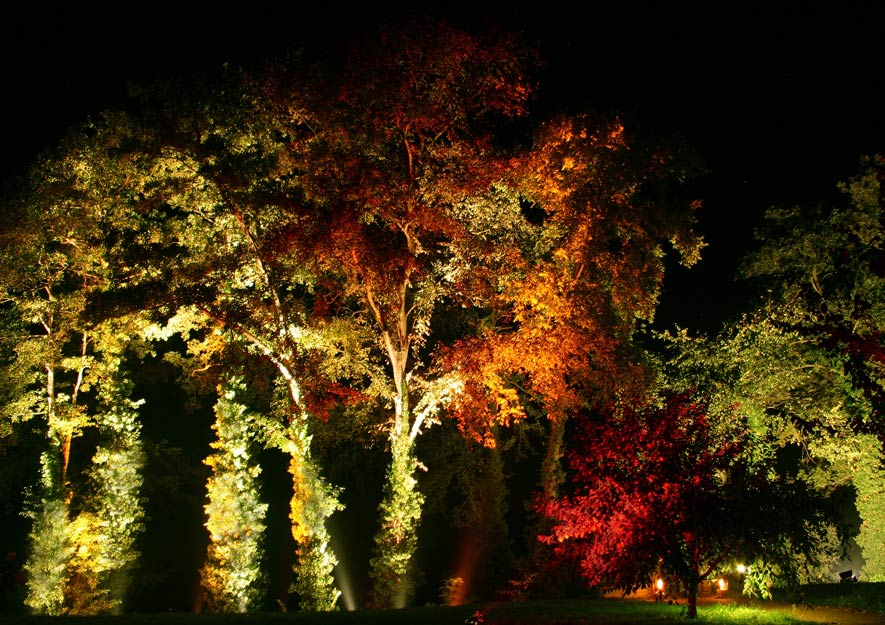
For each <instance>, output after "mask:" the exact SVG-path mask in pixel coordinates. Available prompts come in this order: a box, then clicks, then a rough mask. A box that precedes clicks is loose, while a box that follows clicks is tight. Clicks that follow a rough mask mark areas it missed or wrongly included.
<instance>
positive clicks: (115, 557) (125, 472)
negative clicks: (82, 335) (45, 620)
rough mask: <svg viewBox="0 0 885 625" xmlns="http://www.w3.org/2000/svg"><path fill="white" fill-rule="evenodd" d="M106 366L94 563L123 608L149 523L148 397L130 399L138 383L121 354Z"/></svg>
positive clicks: (94, 473)
mask: <svg viewBox="0 0 885 625" xmlns="http://www.w3.org/2000/svg"><path fill="white" fill-rule="evenodd" d="M103 366H104V369H105V372H106V374H107V377H106V378H105V379H104V380H103V381H102V384H101V388H100V392H99V395H100V398H101V400H102V402H103V404H104V410H103V411H101V412H100V413H99V414H98V415H97V416H96V424H97V425H98V427H99V431H100V432H101V434H102V436H103V438H104V441H103V442H102V444H101V445H99V447H98V449H96V452H95V454H94V455H93V458H92V469H91V477H92V481H93V483H94V484H95V495H94V502H93V504H92V508H93V509H94V515H95V528H94V532H95V534H96V542H97V554H96V556H97V557H96V559H95V562H94V564H93V566H94V567H95V569H96V572H97V577H98V580H99V584H100V588H101V590H102V592H103V593H104V594H106V597H107V599H106V602H107V607H108V608H109V609H110V610H111V611H112V612H114V613H120V612H122V608H123V602H124V600H125V597H126V592H127V591H128V589H129V584H130V581H131V572H132V567H133V565H134V564H135V563H136V561H137V559H138V556H139V551H138V549H137V545H136V543H137V541H138V537H139V536H140V535H141V533H142V531H143V529H144V524H143V520H144V507H143V505H142V499H141V486H142V483H143V475H142V471H143V468H144V462H145V454H144V450H143V446H142V441H141V424H140V422H139V419H138V412H137V408H138V406H140V405H141V404H142V403H143V401H141V400H137V401H134V400H132V399H131V397H132V392H133V388H134V386H133V384H132V382H131V381H130V380H129V379H128V378H127V377H126V375H125V373H124V371H125V370H124V369H123V362H122V358H119V357H115V358H110V359H108V360H106V361H105V362H104V363H103ZM96 607H97V606H96ZM101 611H104V610H101Z"/></svg>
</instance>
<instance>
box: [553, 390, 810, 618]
mask: <svg viewBox="0 0 885 625" xmlns="http://www.w3.org/2000/svg"><path fill="white" fill-rule="evenodd" d="M576 441H577V442H576V444H575V446H574V448H573V449H572V451H571V452H570V453H569V454H568V461H569V466H570V468H571V472H572V484H573V487H574V488H573V491H572V492H571V493H570V494H569V495H566V496H564V497H562V498H560V499H557V500H545V501H543V502H541V503H540V504H539V506H538V507H539V510H540V511H541V512H543V513H545V514H546V515H547V516H548V517H549V518H550V519H552V521H553V522H554V525H553V527H552V529H551V531H550V532H549V533H548V534H546V535H544V536H541V537H540V539H541V541H542V542H545V543H547V544H550V545H552V546H553V552H554V554H555V556H556V557H559V558H568V559H574V560H575V561H576V562H577V563H578V566H579V568H580V570H581V572H582V574H583V575H584V577H585V578H586V580H587V581H588V582H589V583H590V584H592V585H595V586H599V587H601V588H604V589H611V590H623V591H626V592H630V591H633V590H636V589H638V588H641V587H645V586H647V585H649V583H650V582H651V581H652V575H662V576H664V577H668V578H670V579H671V580H675V581H676V582H678V584H679V585H680V586H681V588H682V590H683V591H684V592H685V594H686V597H687V600H688V607H689V616H691V617H694V616H696V615H697V592H698V586H699V584H700V583H701V582H702V581H704V580H705V579H708V578H709V577H710V576H712V575H714V574H715V573H716V572H717V571H718V570H719V569H720V567H722V565H723V564H725V563H726V562H727V561H729V560H730V559H732V558H735V557H737V556H749V555H758V554H760V553H765V552H769V555H771V556H772V557H776V556H777V555H778V553H779V552H782V554H783V555H784V559H786V558H788V557H791V556H792V553H787V552H789V551H790V549H793V550H796V549H802V550H809V551H810V550H811V549H812V548H813V545H814V544H815V541H814V540H813V537H814V536H815V535H818V534H819V533H820V531H821V528H822V527H823V526H824V518H823V516H822V515H821V513H820V511H821V507H820V506H819V502H816V501H815V499H814V497H813V496H811V495H809V494H808V493H807V492H805V491H804V490H803V489H802V486H801V484H797V483H793V482H790V481H789V480H788V479H784V478H772V477H771V476H770V475H769V474H768V471H767V470H763V471H759V472H752V471H749V470H748V469H747V466H746V463H745V462H744V461H743V457H742V456H743V452H744V451H745V450H746V446H747V444H748V443H747V441H745V440H743V439H742V438H741V437H736V436H734V435H733V434H730V433H729V432H728V428H725V427H722V426H721V425H720V424H714V423H711V422H710V420H709V419H708V415H707V412H706V408H705V406H704V404H703V403H702V402H699V401H697V400H696V399H694V398H692V397H691V396H685V395H678V396H673V397H670V398H669V399H667V400H666V402H665V403H664V404H663V405H662V406H661V407H653V406H652V407H649V408H647V409H644V410H638V411H625V412H622V413H614V412H612V413H609V414H606V415H604V416H602V417H601V418H600V419H598V420H593V419H588V420H586V421H584V422H583V423H582V427H581V429H580V432H578V434H577V437H576ZM787 493H789V497H787ZM799 502H801V503H799ZM797 506H798V507H797ZM797 509H802V514H801V515H800V514H796V513H795V511H796V510H797ZM779 545H789V547H788V548H786V549H782V548H781V546H779Z"/></svg>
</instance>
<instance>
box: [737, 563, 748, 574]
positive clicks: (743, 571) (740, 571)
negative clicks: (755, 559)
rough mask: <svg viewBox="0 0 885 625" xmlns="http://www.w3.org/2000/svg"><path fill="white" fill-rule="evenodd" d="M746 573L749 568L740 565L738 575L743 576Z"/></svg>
mask: <svg viewBox="0 0 885 625" xmlns="http://www.w3.org/2000/svg"><path fill="white" fill-rule="evenodd" d="M746 572H747V567H745V566H744V565H743V564H738V573H740V574H741V575H743V574H744V573H746Z"/></svg>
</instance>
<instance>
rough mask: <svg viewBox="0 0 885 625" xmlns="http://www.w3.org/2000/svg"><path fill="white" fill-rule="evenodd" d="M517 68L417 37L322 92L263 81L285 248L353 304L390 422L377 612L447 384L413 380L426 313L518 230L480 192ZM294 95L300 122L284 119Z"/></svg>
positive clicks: (375, 52)
mask: <svg viewBox="0 0 885 625" xmlns="http://www.w3.org/2000/svg"><path fill="white" fill-rule="evenodd" d="M363 43H364V44H366V42H363ZM524 60H525V59H524V58H523V56H521V47H520V46H518V45H517V43H516V42H515V41H514V40H513V39H512V38H510V37H506V36H501V37H499V38H489V39H484V38H481V37H477V36H473V35H471V34H468V33H466V32H464V31H460V30H458V29H455V28H453V27H450V26H448V25H446V24H440V25H434V26H432V27H427V26H421V25H415V26H414V27H412V28H401V29H399V30H395V31H391V32H385V33H383V34H382V35H381V37H379V38H378V39H377V40H373V41H370V42H368V44H367V45H362V46H361V47H358V48H356V49H355V54H353V55H352V56H351V57H350V58H349V62H348V63H347V65H346V68H345V71H344V72H343V73H342V74H341V75H335V76H333V77H332V79H330V80H329V81H327V82H325V83H322V82H321V81H319V80H318V78H317V77H318V76H321V75H322V74H321V73H320V72H314V73H311V74H310V75H307V76H305V75H303V74H301V73H300V72H299V71H297V69H298V68H295V70H294V71H291V72H290V73H288V74H287V73H286V71H285V70H280V69H277V70H275V71H274V72H272V73H271V77H270V79H269V80H268V82H267V84H268V86H269V87H268V93H270V94H271V97H270V100H269V101H270V102H271V103H273V105H275V106H277V110H278V112H279V113H278V117H279V119H282V120H287V122H288V123H289V124H290V126H291V128H297V129H298V132H300V133H302V136H301V137H300V138H299V140H297V141H293V142H292V143H291V144H290V151H289V153H288V154H287V156H286V158H287V161H286V164H287V165H288V166H289V167H290V174H289V175H290V176H291V179H292V180H293V184H294V185H296V187H297V189H298V192H299V194H300V196H301V197H302V198H303V200H304V203H305V205H309V206H310V207H312V210H311V212H306V213H305V218H304V219H303V220H302V221H301V222H300V223H298V224H297V227H295V228H293V229H292V230H291V232H290V238H289V239H287V241H289V242H290V243H291V245H292V246H293V247H297V248H300V249H301V250H302V252H301V253H302V254H303V255H304V256H306V257H310V258H312V259H315V260H316V262H317V263H318V266H319V267H321V269H322V271H323V272H324V273H325V274H326V275H327V276H329V278H330V279H329V285H330V286H334V285H337V287H338V289H337V292H336V293H335V297H336V298H338V299H339V300H343V301H350V302H354V304H353V305H354V308H356V309H357V310H358V312H359V315H358V318H360V319H362V320H363V323H364V327H365V328H368V329H370V331H371V333H372V335H373V337H374V345H373V348H374V354H375V358H376V359H377V360H378V361H379V362H383V363H384V364H385V369H386V375H385V376H383V378H380V379H376V380H374V381H372V384H371V385H370V386H369V389H368V392H371V393H372V394H374V395H375V397H376V398H377V400H378V401H379V403H380V404H381V405H382V406H384V408H385V409H386V410H389V411H390V417H389V419H388V420H387V423H386V424H385V431H386V433H387V435H388V440H389V446H390V453H391V460H390V465H389V468H388V473H387V483H386V486H385V493H384V496H383V500H382V503H381V511H380V517H381V518H380V523H381V528H380V530H379V533H378V535H377V536H376V552H375V557H374V558H373V561H372V568H373V572H372V577H373V580H374V589H373V603H375V604H377V605H380V606H389V605H393V606H402V605H404V604H405V602H406V601H407V600H408V596H409V594H410V585H411V582H410V577H411V576H410V571H409V569H410V567H411V566H412V555H413V553H414V550H415V548H416V541H417V529H418V523H419V520H420V516H421V506H422V496H421V494H420V492H419V490H418V488H417V486H418V483H417V475H416V472H417V470H418V468H419V466H420V463H419V461H418V459H417V457H416V455H415V441H416V437H417V436H418V435H419V434H420V433H421V432H422V430H423V429H425V428H426V427H427V426H428V425H429V424H430V423H432V421H433V419H434V418H435V417H436V414H437V413H438V411H439V410H440V408H441V407H442V406H443V405H444V404H445V402H446V401H448V400H449V399H450V398H451V396H452V395H453V394H455V393H456V392H457V390H458V387H459V385H460V380H459V379H458V377H457V376H441V375H439V374H438V372H434V371H432V370H431V369H430V368H428V367H427V365H428V363H429V358H428V352H429V351H430V345H429V340H430V337H431V334H432V327H433V322H434V314H435V312H436V311H437V310H438V308H439V306H441V305H444V304H445V303H446V302H451V301H457V302H458V303H460V304H464V305H472V303H471V302H470V299H469V298H470V297H471V295H473V294H475V292H474V291H473V290H472V286H471V284H472V283H473V282H481V281H482V280H481V277H482V274H481V266H480V263H478V262H476V261H477V258H480V257H483V256H484V255H486V254H491V253H492V250H493V249H494V244H495V241H493V240H490V238H489V237H487V236H485V235H486V233H487V232H489V231H494V230H495V229H503V226H502V223H504V224H509V223H512V224H515V226H514V227H518V226H519V225H520V224H522V223H523V220H522V218H521V216H520V214H519V208H518V203H517V202H515V201H514V197H513V194H512V193H507V192H500V193H498V192H496V191H495V189H494V184H495V183H496V182H498V181H500V180H501V178H502V174H503V172H504V171H506V170H507V168H508V167H509V161H508V159H507V158H505V157H504V154H503V153H502V151H501V150H500V149H498V148H496V146H495V140H494V131H495V129H496V124H498V123H500V122H501V121H502V120H507V119H508V118H512V117H516V116H519V115H522V114H523V113H524V112H525V105H526V101H527V98H528V95H529V91H530V90H529V84H528V81H527V79H526V77H525V74H524V72H523V61H524ZM305 91H306V92H307V95H306V96H305V98H304V100H303V101H306V102H308V105H307V110H306V112H304V114H300V115H293V114H292V112H291V110H290V107H289V103H291V102H292V98H293V97H294V95H295V94H298V93H302V92H305ZM507 249H508V250H509V248H507ZM330 293H331V291H330Z"/></svg>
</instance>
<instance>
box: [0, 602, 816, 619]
mask: <svg viewBox="0 0 885 625" xmlns="http://www.w3.org/2000/svg"><path fill="white" fill-rule="evenodd" d="M477 609H480V610H482V611H483V613H484V625H608V624H611V625H650V624H654V625H667V624H669V623H682V624H687V623H696V624H697V625H799V624H801V623H806V622H807V621H802V620H799V619H796V618H794V617H792V616H790V615H787V614H781V613H778V612H772V611H771V610H764V609H759V608H753V607H747V606H737V605H701V606H699V608H698V618H697V619H696V620H694V621H689V620H688V619H686V618H685V615H684V612H683V608H682V606H679V605H667V604H663V603H654V602H647V601H636V600H618V599H567V600H551V601H529V602H525V603H501V604H487V605H482V606H480V605H475V606H459V607H442V606H428V607H421V608H407V609H403V610H378V611H373V610H359V611H355V612H332V613H313V614H307V613H302V612H290V613H287V614H282V613H258V614H248V615H208V614H203V615H195V614H178V613H173V614H143V615H139V614H130V615H126V616H116V617H115V616H100V617H99V616H97V617H84V616H81V617H67V618H66V617H36V616H12V617H6V618H4V619H3V623H9V624H10V625H13V624H15V625H58V624H59V621H69V622H71V624H70V625H114V624H115V623H118V624H119V623H121V622H125V625H225V624H227V623H230V624H236V625H461V624H463V623H464V622H465V620H466V619H467V617H468V616H470V615H471V614H473V612H474V611H475V610H477ZM66 625H67V624H66Z"/></svg>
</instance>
